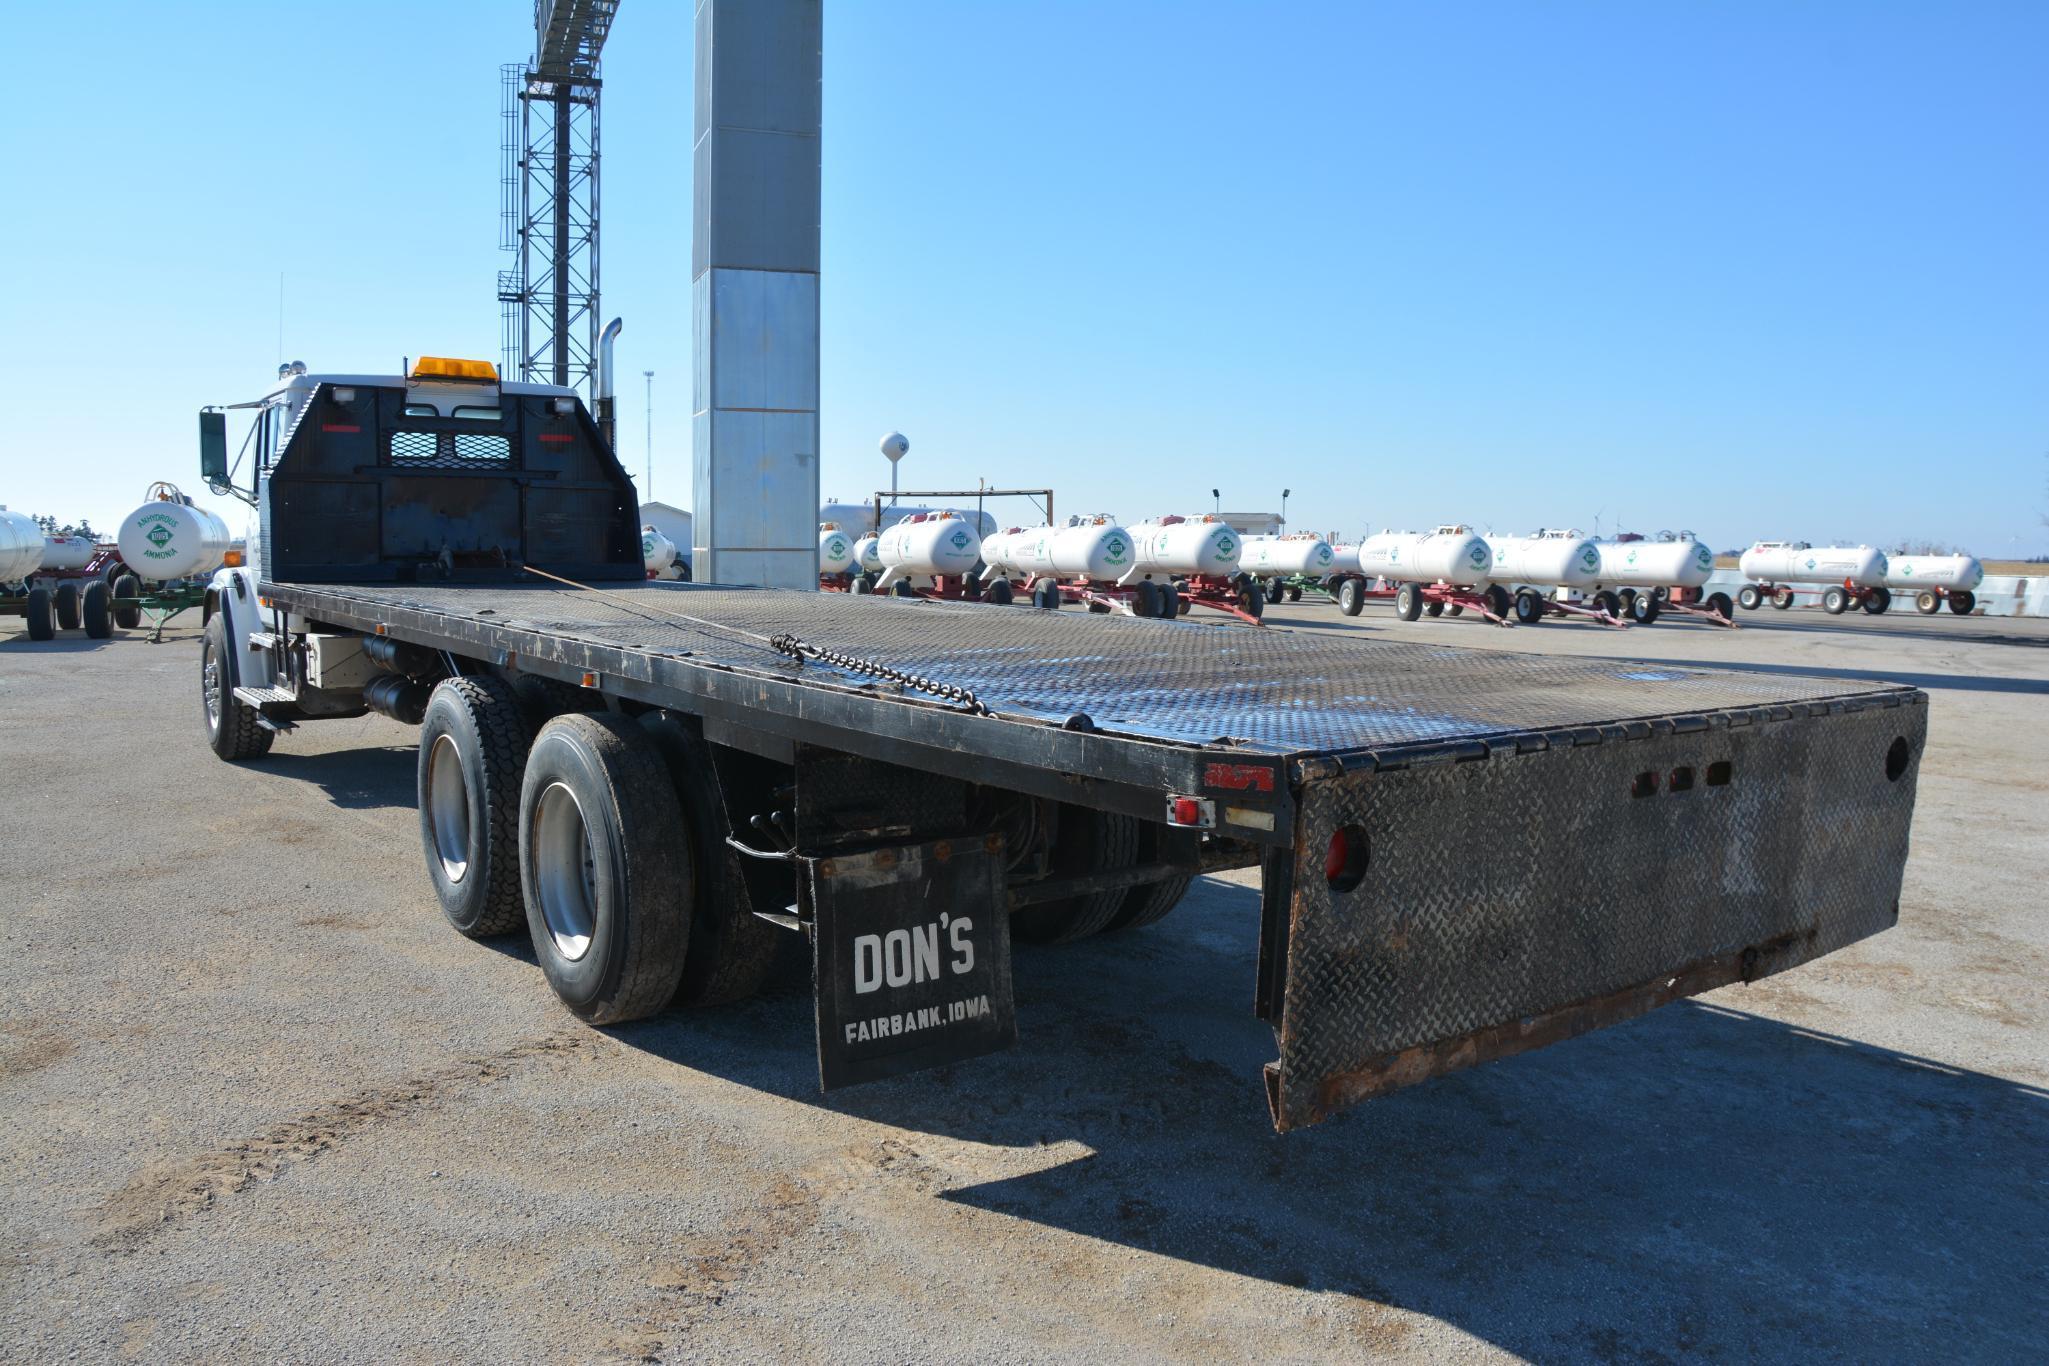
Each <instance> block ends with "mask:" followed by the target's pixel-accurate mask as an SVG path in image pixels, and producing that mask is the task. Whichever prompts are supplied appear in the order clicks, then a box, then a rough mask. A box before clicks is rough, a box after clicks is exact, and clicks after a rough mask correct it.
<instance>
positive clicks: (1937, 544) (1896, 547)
mask: <svg viewBox="0 0 2049 1366" xmlns="http://www.w3.org/2000/svg"><path fill="white" fill-rule="evenodd" d="M1885 553H1886V554H1888V555H1962V554H1965V553H1967V552H1966V551H1965V550H1964V549H1963V548H1962V547H1960V546H1954V545H1951V544H1950V543H1949V542H1948V541H1937V540H1931V539H1930V538H1928V537H1926V536H1908V537H1905V538H1904V539H1902V540H1900V541H1898V542H1897V543H1895V544H1893V545H1889V546H1887V547H1886V548H1885Z"/></svg>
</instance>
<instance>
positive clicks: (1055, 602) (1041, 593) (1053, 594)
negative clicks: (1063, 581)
mask: <svg viewBox="0 0 2049 1366" xmlns="http://www.w3.org/2000/svg"><path fill="white" fill-rule="evenodd" d="M1032 606H1034V607H1036V608H1038V609H1039V610H1040V611H1043V612H1057V611H1059V610H1060V585H1059V584H1057V583H1055V582H1053V580H1051V579H1041V580H1039V582H1038V583H1036V584H1034V585H1032Z"/></svg>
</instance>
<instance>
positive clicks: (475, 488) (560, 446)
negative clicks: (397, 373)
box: [262, 384, 646, 584]
mask: <svg viewBox="0 0 2049 1366" xmlns="http://www.w3.org/2000/svg"><path fill="white" fill-rule="evenodd" d="M442 387H443V388H444V389H445V388H446V387H447V386H445V385H444V386H442ZM406 398H407V389H406V388H405V387H403V386H392V385H371V384H354V385H333V384H321V385H320V386H319V387H318V388H317V389H316V390H315V391H314V393H313V395H312V397H311V398H310V399H308V400H307V403H306V407H305V408H304V409H303V410H302V411H301V413H300V416H299V420H298V421H297V423H296V424H295V425H294V427H293V428H292V431H291V433H290V436H289V438H288V440H287V441H286V444H285V447H284V449H283V451H282V452H281V453H280V454H279V456H278V458H277V460H276V462H275V463H274V464H273V465H272V467H271V470H270V473H269V476H268V478H269V484H268V492H267V496H266V498H265V505H264V526H263V565H262V570H263V577H264V578H265V579H266V580H268V581H273V582H292V583H356V584H363V583H410V582H421V581H427V582H434V581H440V582H472V583H488V582H511V581H513V580H515V579H519V578H524V577H526V576H525V575H524V574H523V573H522V572H521V570H520V568H519V566H520V565H522V564H546V565H549V566H552V567H553V568H554V570H555V572H556V573H560V574H565V575H568V576H570V577H573V578H576V579H579V580H609V581H621V580H639V579H642V578H645V577H646V570H645V566H644V562H643V560H642V558H641V551H640V517H639V505H638V502H637V501H636V499H635V496H634V490H633V484H632V482H631V481H630V480H629V479H628V478H627V477H626V472H625V471H624V470H622V469H621V468H620V467H619V462H618V461H617V460H615V459H614V458H613V457H612V454H611V452H610V451H609V450H607V449H606V447H605V443H604V440H603V438H602V437H601V436H600V435H599V433H598V429H597V426H596V425H595V424H594V423H593V422H592V421H591V419H590V415H589V414H588V413H587V412H585V411H584V409H583V405H582V404H581V403H576V404H573V405H572V406H571V409H570V411H569V412H567V413H561V412H557V411H556V408H555V404H556V396H552V395H545V394H513V393H503V392H501V391H500V389H499V388H498V387H497V386H496V385H483V386H480V388H479V394H478V400H477V403H476V404H475V405H474V406H473V407H472V408H469V409H465V410H464V411H467V412H471V413H474V414H479V415H478V416H464V417H455V416H445V417H444V416H434V415H417V414H409V413H408V412H407V404H406ZM344 400H346V401H344Z"/></svg>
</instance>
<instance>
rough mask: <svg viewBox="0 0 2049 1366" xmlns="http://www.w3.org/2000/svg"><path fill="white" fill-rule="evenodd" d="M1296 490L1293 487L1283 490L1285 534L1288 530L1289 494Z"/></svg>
mask: <svg viewBox="0 0 2049 1366" xmlns="http://www.w3.org/2000/svg"><path fill="white" fill-rule="evenodd" d="M1294 491H1295V490H1293V489H1282V490H1281V531H1282V533H1283V534H1286V532H1287V530H1288V495H1289V494H1291V493H1293V492H1294Z"/></svg>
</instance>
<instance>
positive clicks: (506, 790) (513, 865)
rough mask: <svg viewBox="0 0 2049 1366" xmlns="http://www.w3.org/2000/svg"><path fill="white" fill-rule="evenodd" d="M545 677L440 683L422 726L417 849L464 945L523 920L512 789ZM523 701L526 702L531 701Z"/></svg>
mask: <svg viewBox="0 0 2049 1366" xmlns="http://www.w3.org/2000/svg"><path fill="white" fill-rule="evenodd" d="M529 681H531V682H532V683H535V684H540V683H544V682H547V681H549V680H545V679H532V680H528V679H522V680H521V681H520V684H519V685H515V684H511V683H507V682H506V681H505V680H504V679H502V678H490V677H473V678H448V679H443V680H442V681H441V682H440V683H438V684H436V685H435V687H434V692H433V695H432V696H431V697H429V698H428V699H427V713H426V715H425V716H424V717H422V718H421V720H420V759H419V767H418V775H417V777H418V784H419V794H420V800H419V807H420V845H421V848H422V849H423V850H424V851H425V853H426V856H427V878H428V880H429V881H430V882H432V883H433V884H434V895H435V897H436V898H438V899H439V900H440V902H441V913H442V914H443V915H445V916H447V917H448V923H449V924H451V925H453V926H455V928H456V929H457V930H458V931H459V932H461V933H462V934H464V935H466V936H467V937H469V938H471V939H488V938H491V937H492V936H494V935H501V934H511V933H512V932H513V931H514V930H517V929H518V928H519V927H520V926H521V925H523V924H525V923H526V906H525V903H524V902H523V901H522V900H521V899H520V890H519V784H520V775H521V773H522V771H523V770H524V768H525V766H526V754H527V747H528V745H529V744H531V743H532V741H533V738H534V719H535V718H534V714H533V709H534V708H535V707H536V706H537V705H538V706H545V703H544V702H543V701H542V700H541V692H540V689H539V688H537V687H535V688H529V687H525V685H526V684H527V683H528V682H529ZM530 699H531V700H530Z"/></svg>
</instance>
